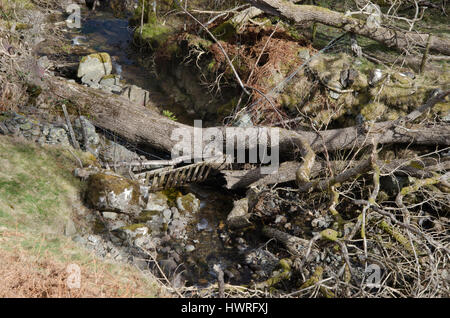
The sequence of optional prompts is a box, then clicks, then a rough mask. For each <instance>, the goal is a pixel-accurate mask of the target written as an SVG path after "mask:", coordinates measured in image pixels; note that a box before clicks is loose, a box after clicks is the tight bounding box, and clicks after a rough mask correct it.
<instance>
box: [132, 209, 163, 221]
mask: <svg viewBox="0 0 450 318" xmlns="http://www.w3.org/2000/svg"><path fill="white" fill-rule="evenodd" d="M160 213H161V211H142V212H141V213H140V214H139V215H138V216H137V217H136V221H138V222H140V223H145V222H147V221H151V220H152V219H153V216H155V215H159V214H160Z"/></svg>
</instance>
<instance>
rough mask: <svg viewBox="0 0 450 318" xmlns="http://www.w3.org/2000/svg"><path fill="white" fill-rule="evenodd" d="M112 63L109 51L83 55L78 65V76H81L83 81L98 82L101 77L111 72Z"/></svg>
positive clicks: (88, 82)
mask: <svg viewBox="0 0 450 318" xmlns="http://www.w3.org/2000/svg"><path fill="white" fill-rule="evenodd" d="M111 71H112V63H111V57H110V56H109V54H108V53H93V54H90V55H87V56H85V57H83V58H82V59H81V61H80V64H79V66H78V73H77V76H78V77H81V82H82V83H84V84H88V85H89V86H91V85H93V84H98V83H99V82H100V79H101V78H102V77H103V76H105V75H109V74H111Z"/></svg>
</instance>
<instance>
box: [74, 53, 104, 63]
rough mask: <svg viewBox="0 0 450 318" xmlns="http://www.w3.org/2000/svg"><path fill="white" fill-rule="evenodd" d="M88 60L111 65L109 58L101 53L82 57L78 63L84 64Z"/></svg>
mask: <svg viewBox="0 0 450 318" xmlns="http://www.w3.org/2000/svg"><path fill="white" fill-rule="evenodd" d="M88 58H93V59H97V60H99V61H100V62H101V63H104V64H109V63H111V56H109V54H108V53H106V52H101V53H92V54H89V55H87V56H83V57H82V58H81V60H80V63H83V62H85V61H86V60H87V59H88Z"/></svg>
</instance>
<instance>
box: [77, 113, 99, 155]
mask: <svg viewBox="0 0 450 318" xmlns="http://www.w3.org/2000/svg"><path fill="white" fill-rule="evenodd" d="M73 130H74V133H75V136H76V138H77V140H78V142H79V143H80V144H81V145H84V147H85V148H86V150H88V151H90V152H92V153H93V154H94V155H98V150H97V148H98V146H99V144H100V136H99V135H98V134H97V132H96V131H95V126H94V125H93V124H92V123H91V122H90V121H89V120H87V119H86V117H84V116H80V117H79V118H77V119H75V121H74V124H73ZM83 130H84V133H83ZM84 135H86V139H87V140H84Z"/></svg>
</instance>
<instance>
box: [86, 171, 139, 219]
mask: <svg viewBox="0 0 450 318" xmlns="http://www.w3.org/2000/svg"><path fill="white" fill-rule="evenodd" d="M86 197H87V200H88V203H89V204H90V205H91V206H92V207H94V208H96V209H97V210H100V211H119V212H130V213H135V214H137V213H139V212H140V210H141V209H140V187H139V184H137V183H136V182H134V181H131V180H129V179H126V178H123V177H120V176H116V175H109V174H105V173H96V174H93V175H91V176H90V177H89V179H88V186H87V195H86Z"/></svg>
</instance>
